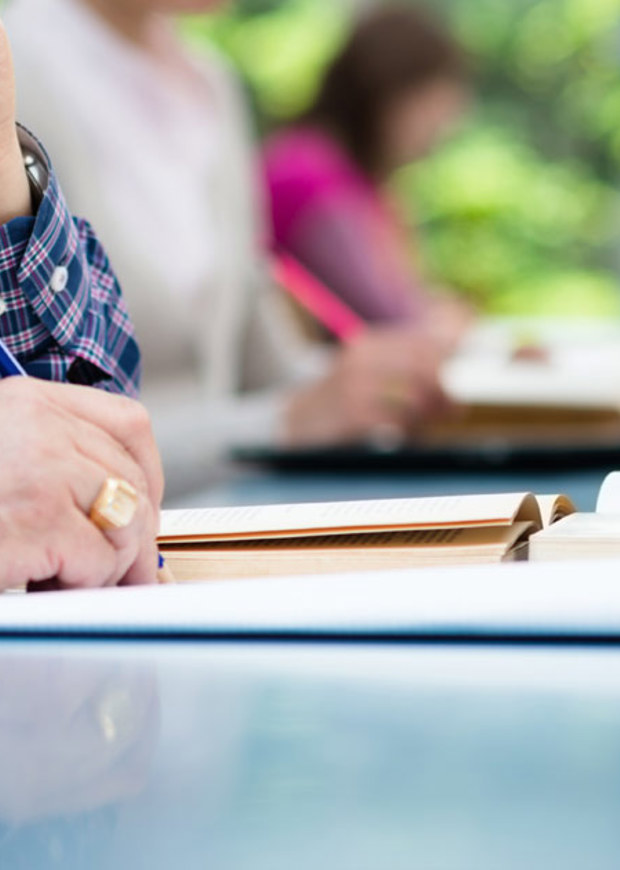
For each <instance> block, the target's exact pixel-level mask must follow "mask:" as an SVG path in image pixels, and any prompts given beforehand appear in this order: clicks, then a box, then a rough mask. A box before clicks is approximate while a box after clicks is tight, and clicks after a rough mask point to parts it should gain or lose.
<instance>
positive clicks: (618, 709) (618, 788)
mask: <svg viewBox="0 0 620 870" xmlns="http://www.w3.org/2000/svg"><path fill="white" fill-rule="evenodd" d="M6 649H7V648H5V650H6ZM8 649H10V648H8ZM14 649H16V650H17V649H18V647H15V648H14ZM22 649H24V650H27V654H23V655H21V656H20V655H19V654H17V653H13V654H11V655H8V654H7V653H6V652H5V654H4V655H3V654H2V651H1V648H0V663H1V675H2V676H1V679H2V689H3V691H2V703H1V705H0V710H1V715H0V744H1V749H0V765H1V768H0V769H1V771H2V785H1V786H0V813H1V815H2V818H3V822H2V825H3V827H2V831H3V835H2V841H1V843H2V845H1V848H0V867H2V868H3V870H4V868H5V867H6V868H7V870H13V868H19V870H21V868H22V867H24V868H26V867H27V868H28V870H42V868H48V867H57V866H58V867H62V868H67V870H73V868H80V870H90V868H97V870H99V868H105V870H108V868H109V870H112V868H114V870H124V868H127V870H129V868H131V870H142V868H144V870H147V868H148V870H168V868H170V870H172V868H174V870H176V868H183V870H194V868H196V870H246V868H247V870H250V868H251V870H285V868H286V870H290V868H291V867H294V868H295V870H310V868H317V867H324V868H327V870H331V868H338V870H341V868H342V870H385V868H388V870H401V868H402V870H411V868H413V867H416V868H417V867H419V868H421V870H427V868H428V870H435V868H438V870H496V868H498V867H501V868H502V870H513V868H514V870H516V868H519V870H521V868H523V867H525V866H527V867H528V870H538V868H540V870H542V868H545V870H548V868H550V867H562V868H563V870H564V868H569V870H571V868H575V870H577V868H588V870H607V868H610V870H611V868H614V870H616V868H617V867H618V866H619V864H620V826H619V825H618V817H619V810H620V650H618V651H616V650H608V651H588V650H581V651H570V650H552V649H548V650H533V649H529V650H528V649H521V650H510V649H502V648H488V649H486V650H483V649H478V650H476V649H469V648H465V647H460V648H452V649H450V648H446V649H442V648H435V649H433V648H424V647H416V646H412V647H402V648H392V649H388V648H382V647H370V646H369V647H364V646H358V647H355V646H353V647H328V646H327V647H324V646H315V647H303V646H295V645H285V646H268V645H267V646H260V645H246V646H243V645H232V644H231V645H227V644H214V645H204V646H200V645H194V644H152V645H151V644H144V645H134V646H132V645H126V646H121V645H111V644H109V645H105V644H104V645H101V646H97V645H92V646H89V645H86V644H84V645H82V644H78V643H74V644H70V645H67V646H66V647H64V648H63V647H61V646H59V645H58V646H57V647H55V648H54V650H55V651H54V654H53V655H50V652H49V649H48V647H47V645H44V644H41V645H40V646H39V648H38V650H37V649H36V646H33V647H28V646H27V645H24V646H23V647H22ZM62 650H64V653H62ZM93 651H95V652H96V655H95V652H93ZM61 653H62V654H61ZM89 656H90V658H89ZM13 699H14V700H16V701H17V703H15V704H14V703H13Z"/></svg>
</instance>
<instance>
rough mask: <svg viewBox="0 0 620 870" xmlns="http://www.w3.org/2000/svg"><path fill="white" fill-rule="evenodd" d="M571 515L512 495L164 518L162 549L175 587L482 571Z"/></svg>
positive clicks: (563, 501) (567, 507)
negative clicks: (463, 568)
mask: <svg viewBox="0 0 620 870" xmlns="http://www.w3.org/2000/svg"><path fill="white" fill-rule="evenodd" d="M574 510H575V507H574V505H573V504H572V503H571V502H570V500H569V499H568V498H566V497H565V496H540V497H536V496H534V495H532V494H531V493H509V494H500V495H477V496H476V495H467V496H449V497H445V498H412V499H385V500H379V501H355V502H332V503H320V504H294V505H268V506H264V507H256V506H249V507H239V508H208V509H205V510H179V511H164V512H163V514H162V523H161V531H160V536H159V545H160V549H161V552H162V554H163V555H164V556H165V559H166V562H167V564H168V565H169V567H170V569H171V570H172V573H173V574H174V575H175V577H176V578H177V579H178V580H180V581H183V580H208V579H211V580H219V579H226V578H242V577H259V576H270V575H271V576H273V575H291V574H295V575H299V574H325V573H333V572H340V571H380V570H385V569H388V568H389V569H395V568H409V567H425V566H435V565H465V564H480V563H484V562H502V561H512V560H516V559H518V558H520V557H521V558H522V557H524V556H525V555H526V544H527V541H528V539H529V537H530V535H531V534H533V533H535V532H537V531H539V530H541V529H543V528H545V527H547V526H549V525H550V524H551V523H553V522H555V521H557V520H559V519H560V518H561V517H564V516H567V515H568V514H570V513H572V512H574Z"/></svg>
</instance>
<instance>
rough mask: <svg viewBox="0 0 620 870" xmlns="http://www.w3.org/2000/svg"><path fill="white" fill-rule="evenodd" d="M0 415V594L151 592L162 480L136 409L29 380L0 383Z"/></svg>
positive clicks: (143, 417)
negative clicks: (134, 587)
mask: <svg viewBox="0 0 620 870" xmlns="http://www.w3.org/2000/svg"><path fill="white" fill-rule="evenodd" d="M7 360H8V363H7ZM10 361H11V357H10V355H8V354H7V351H6V348H5V347H3V345H2V344H1V343H0V371H1V372H3V373H4V374H5V375H6V374H7V373H9V372H7V365H8V364H9V363H10ZM13 364H14V360H13ZM22 371H23V370H22ZM10 373H11V374H14V373H16V372H14V371H12V372H10ZM20 373H21V372H20ZM0 405H1V407H2V414H1V415H0V455H2V459H3V467H4V471H3V474H2V475H0V589H3V588H11V587H13V586H20V585H23V584H24V583H25V582H27V581H32V582H33V585H34V586H36V585H37V584H41V588H77V587H94V586H112V585H117V584H136V583H151V582H154V581H155V566H156V565H157V564H158V558H159V555H158V552H157V548H156V542H155V538H156V535H157V531H158V519H159V508H160V504H161V499H162V493H163V476H162V470H161V463H160V459H159V454H158V452H157V448H156V446H155V442H154V439H153V436H152V433H151V428H150V423H149V420H148V416H147V413H146V411H145V410H144V409H143V408H142V406H140V405H139V404H138V403H136V402H133V401H131V400H130V399H125V398H122V397H119V396H112V395H110V394H107V393H104V392H101V391H98V390H93V389H92V388H88V387H76V386H69V385H65V384H54V383H48V382H44V381H39V380H35V379H33V378H26V377H9V378H7V379H6V380H0ZM51 577H53V578H56V579H55V580H54V581H52V583H51V584H50V583H49V578H51Z"/></svg>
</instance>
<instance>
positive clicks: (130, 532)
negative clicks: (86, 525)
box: [67, 438, 159, 583]
mask: <svg viewBox="0 0 620 870" xmlns="http://www.w3.org/2000/svg"><path fill="white" fill-rule="evenodd" d="M101 440H102V439H101V438H99V439H98V443H100V442H101ZM112 446H113V447H114V450H112V452H111V455H110V456H109V457H108V461H109V463H110V465H109V466H108V467H107V468H105V467H103V466H102V465H101V464H100V463H99V461H97V462H95V461H93V460H91V459H89V458H86V457H85V458H84V461H83V462H82V463H81V468H80V472H81V473H80V475H79V478H77V479H74V480H73V482H72V486H73V491H74V497H75V504H76V506H77V508H78V509H79V510H80V511H81V512H82V513H83V514H84V515H85V516H86V517H87V518H88V517H89V515H90V511H91V509H92V505H93V504H94V502H95V500H96V498H97V495H98V494H99V492H100V491H101V488H102V486H104V485H105V482H106V479H107V478H108V477H109V476H110V472H111V473H112V474H113V475H118V476H119V477H121V479H124V480H127V481H128V482H129V483H132V485H133V484H134V483H135V484H137V486H136V509H135V514H134V516H133V518H132V520H131V522H130V523H129V525H127V526H126V527H124V528H120V529H114V528H112V529H100V530H99V532H100V534H102V535H104V536H105V537H106V538H107V540H108V541H109V542H110V543H111V544H112V546H113V547H114V549H115V550H116V553H117V571H116V572H115V574H114V576H113V578H112V582H113V583H118V582H119V581H120V580H123V579H124V578H125V577H129V581H128V582H131V583H138V582H140V583H149V582H152V580H153V578H154V576H155V572H156V568H157V565H156V543H155V539H156V537H157V531H158V525H159V509H158V508H157V509H154V508H153V505H152V504H151V502H150V499H149V497H148V494H147V492H146V485H145V483H144V480H142V492H140V490H139V488H138V486H140V479H139V477H140V475H141V469H139V468H138V467H137V466H136V465H135V463H133V460H130V459H129V457H128V455H126V454H122V452H121V456H120V457H118V456H117V455H116V452H117V451H116V447H115V443H114V442H112ZM97 452H99V451H97ZM123 461H124V462H130V464H131V466H135V468H133V469H132V468H128V467H122V462H123ZM69 473H70V469H69V468H67V474H69ZM90 522H91V523H92V521H90ZM153 552H155V558H153V559H151V562H150V563H149V561H148V559H149V556H148V554H151V553H153Z"/></svg>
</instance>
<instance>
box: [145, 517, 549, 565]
mask: <svg viewBox="0 0 620 870" xmlns="http://www.w3.org/2000/svg"><path fill="white" fill-rule="evenodd" d="M531 528H532V526H531V524H530V523H527V522H525V523H523V522H516V523H511V524H510V525H508V526H468V527H467V528H448V529H415V530H412V531H406V532H362V533H360V532H354V533H350V532H344V533H343V534H340V535H311V536H309V537H305V536H304V537H277V538H251V539H247V538H245V539H242V540H227V541H204V542H200V543H198V544H197V543H193V544H176V545H175V544H173V545H169V546H167V547H164V548H162V552H163V553H164V554H165V555H166V557H168V556H173V557H174V556H181V557H182V556H186V557H189V558H197V559H200V558H201V557H204V556H208V554H209V553H218V552H219V553H221V552H229V553H232V552H234V553H238V554H239V555H240V556H243V554H246V555H247V557H248V558H251V557H252V555H255V554H256V553H274V554H278V553H281V552H283V551H284V550H300V551H302V552H303V553H306V554H308V555H310V556H311V555H312V553H314V552H317V551H323V550H332V551H333V550H348V551H353V550H356V551H357V550H364V551H367V550H394V549H403V550H413V549H418V548H421V549H432V550H442V549H460V548H463V547H465V548H469V549H472V550H475V549H478V548H484V547H488V546H493V547H500V548H509V547H511V546H512V545H513V544H515V543H516V542H517V541H518V540H519V538H521V537H523V536H524V535H525V534H526V533H527V531H528V530H530V529H531Z"/></svg>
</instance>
